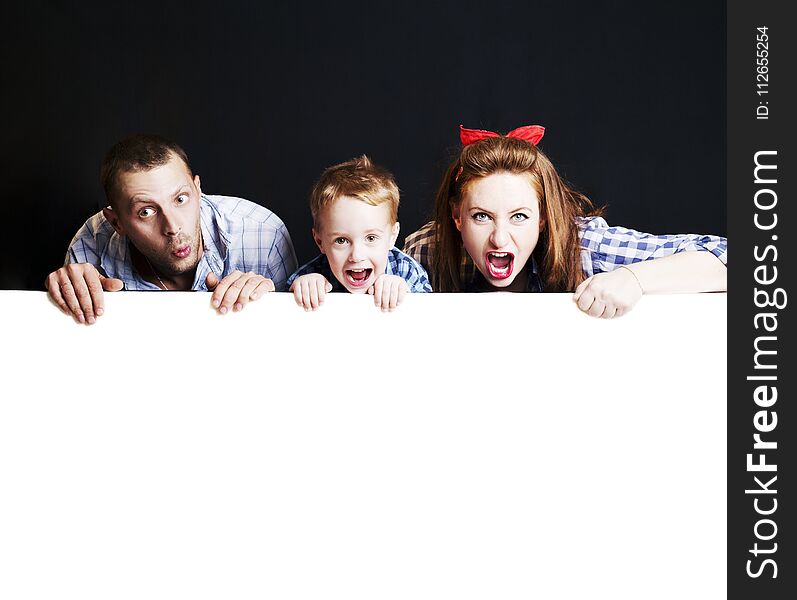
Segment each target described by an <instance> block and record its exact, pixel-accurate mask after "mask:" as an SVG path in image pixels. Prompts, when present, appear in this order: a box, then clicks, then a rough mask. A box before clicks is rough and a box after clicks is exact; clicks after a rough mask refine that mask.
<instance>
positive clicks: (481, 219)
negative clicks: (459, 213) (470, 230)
mask: <svg viewBox="0 0 797 600" xmlns="http://www.w3.org/2000/svg"><path fill="white" fill-rule="evenodd" d="M470 217H471V219H473V220H474V221H476V222H477V223H486V222H487V221H489V220H490V215H488V214H487V213H485V212H475V213H473V214H472V215H471V216H470Z"/></svg>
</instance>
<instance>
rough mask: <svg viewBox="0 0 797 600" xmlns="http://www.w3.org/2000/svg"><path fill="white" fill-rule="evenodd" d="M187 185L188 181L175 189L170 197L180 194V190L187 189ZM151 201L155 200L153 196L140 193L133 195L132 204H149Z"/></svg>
mask: <svg viewBox="0 0 797 600" xmlns="http://www.w3.org/2000/svg"><path fill="white" fill-rule="evenodd" d="M187 187H188V184H187V183H183V184H181V185H180V186H179V187H178V188H177V189H176V190H174V191H173V192H172V194H171V196H169V197H170V198H174V197H176V196H178V195H179V194H180V192H182V191H183V190H185V189H186V188H187ZM150 202H153V198H150V197H144V198H141V197H139V194H136V195H135V196H133V198H132V202H131V204H148V203H150Z"/></svg>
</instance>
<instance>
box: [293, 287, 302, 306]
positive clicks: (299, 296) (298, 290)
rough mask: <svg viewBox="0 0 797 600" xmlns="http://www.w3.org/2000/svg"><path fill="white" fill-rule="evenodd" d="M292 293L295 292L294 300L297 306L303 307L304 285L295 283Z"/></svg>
mask: <svg viewBox="0 0 797 600" xmlns="http://www.w3.org/2000/svg"><path fill="white" fill-rule="evenodd" d="M290 291H291V292H293V300H294V301H295V302H296V304H297V306H303V304H302V285H301V283H300V282H297V281H294V282H293V283H292V284H291V289H290Z"/></svg>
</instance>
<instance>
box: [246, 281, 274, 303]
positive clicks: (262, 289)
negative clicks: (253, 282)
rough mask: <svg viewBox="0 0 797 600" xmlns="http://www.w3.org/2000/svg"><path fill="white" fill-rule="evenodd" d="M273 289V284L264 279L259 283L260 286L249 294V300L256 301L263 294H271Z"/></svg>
mask: <svg viewBox="0 0 797 600" xmlns="http://www.w3.org/2000/svg"><path fill="white" fill-rule="evenodd" d="M275 289H276V288H275V287H274V282H273V281H271V280H270V279H266V278H265V277H264V278H263V280H262V281H261V282H260V285H258V286H257V287H256V288H255V291H254V292H252V293H251V294H249V299H250V300H257V299H258V298H260V296H262V295H263V294H268V293H269V292H273V291H274V290H275Z"/></svg>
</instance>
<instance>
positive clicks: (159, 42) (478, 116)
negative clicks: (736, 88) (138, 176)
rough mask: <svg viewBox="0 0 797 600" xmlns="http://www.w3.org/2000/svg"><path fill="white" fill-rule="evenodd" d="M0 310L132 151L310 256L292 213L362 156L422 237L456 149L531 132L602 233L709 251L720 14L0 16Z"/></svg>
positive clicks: (39, 283) (474, 5)
mask: <svg viewBox="0 0 797 600" xmlns="http://www.w3.org/2000/svg"><path fill="white" fill-rule="evenodd" d="M3 13H4V19H3V20H4V22H5V27H4V29H5V33H4V35H3V36H2V41H0V44H2V50H3V52H2V56H3V59H2V60H3V69H2V73H3V94H2V103H3V115H4V117H5V118H4V127H3V129H4V134H3V138H4V143H3V150H2V152H3V156H2V161H0V169H2V171H0V172H1V173H2V182H3V185H2V194H3V197H2V207H3V214H4V216H5V223H4V225H5V226H4V237H3V252H2V253H0V255H1V256H2V258H0V260H1V261H2V263H1V266H2V271H1V272H2V276H1V277H0V287H2V288H5V289H9V288H10V289H43V280H44V278H45V276H46V274H47V273H48V272H49V271H51V270H53V269H55V268H57V267H59V266H60V265H61V264H62V261H63V256H64V252H65V249H66V246H67V244H68V242H69V240H70V239H71V237H72V235H73V234H74V232H75V231H76V230H77V229H78V227H79V226H80V225H81V224H82V222H83V221H84V220H85V219H86V218H87V217H88V216H90V215H91V214H92V213H94V212H96V211H97V210H98V208H99V207H101V206H102V204H103V196H102V191H101V188H100V185H99V182H98V169H99V163H100V161H101V159H102V156H103V155H104V153H105V152H106V150H107V149H108V147H110V145H112V144H113V143H114V142H115V141H117V140H118V139H120V138H122V137H124V136H126V135H128V134H130V133H133V132H139V131H144V132H155V133H161V134H163V135H165V136H167V137H170V138H172V139H174V140H175V141H177V142H178V143H180V144H181V145H182V146H183V147H184V148H185V149H186V151H187V152H188V155H189V157H190V159H191V162H192V165H193V167H194V170H195V172H196V173H198V174H199V175H200V176H201V178H202V184H203V190H204V191H205V192H206V193H211V194H214V193H216V194H227V195H237V196H241V197H244V198H248V199H250V200H253V201H255V202H258V203H260V204H263V205H265V206H267V207H269V208H271V209H272V210H274V211H275V212H276V213H277V214H278V215H279V216H280V217H281V218H282V219H283V220H284V221H285V222H286V224H287V226H288V229H289V231H290V232H291V235H292V238H293V241H294V244H295V247H296V251H297V254H298V257H299V260H300V262H304V261H306V260H308V259H310V258H311V257H312V256H314V255H315V249H314V246H313V243H312V240H311V237H310V232H309V228H310V225H311V222H310V216H309V210H308V208H307V193H308V191H309V188H310V187H311V185H312V183H313V181H314V180H315V178H316V177H317V176H318V175H319V174H320V172H321V171H322V170H323V168H324V167H326V166H328V165H330V164H333V163H336V162H340V161H343V160H346V159H349V158H351V157H353V156H355V155H358V154H361V153H368V154H369V155H370V156H371V157H372V158H373V159H374V160H375V161H376V162H377V163H380V164H382V165H384V166H386V167H388V168H389V169H391V170H392V171H393V172H394V174H395V175H396V178H397V181H398V183H399V187H400V188H401V190H402V206H401V210H400V220H401V223H402V233H401V235H400V237H399V243H401V241H403V239H404V236H405V235H406V234H408V233H410V232H412V231H413V230H414V229H416V228H417V227H418V226H420V225H421V224H423V223H424V222H425V219H426V217H427V216H428V214H429V212H430V210H431V204H432V200H433V195H434V191H435V188H436V186H437V183H438V181H439V179H440V177H441V175H442V172H443V170H444V167H445V165H446V163H447V162H448V160H449V158H450V156H451V152H452V151H454V150H455V149H456V148H457V146H458V132H457V128H458V125H459V124H460V123H463V124H464V125H465V126H466V127H475V128H488V129H494V130H498V131H501V132H506V131H507V130H509V129H512V128H514V127H517V126H520V125H526V124H533V123H538V124H541V125H544V126H545V127H546V129H547V132H546V136H545V139H544V140H543V141H542V143H541V147H542V148H543V149H544V150H545V151H546V153H547V154H548V155H549V156H550V157H551V159H552V161H553V163H554V164H555V165H556V166H557V168H558V169H559V171H560V173H561V174H562V175H563V176H564V177H565V179H566V180H568V181H569V182H570V183H571V184H572V185H574V186H575V187H576V188H577V189H579V190H580V191H583V192H585V193H586V194H587V195H589V196H590V197H591V198H592V199H593V200H594V201H595V202H596V203H598V204H608V205H609V211H608V213H607V219H608V220H609V222H610V223H613V224H621V225H625V226H629V227H633V228H636V229H640V230H643V231H650V232H653V233H682V232H699V233H715V234H720V235H725V234H726V203H725V192H726V187H725V185H726V184H725V173H726V172H725V138H726V132H725V118H726V98H725V39H726V32H725V27H726V22H725V20H726V11H725V3H724V2H716V1H711V2H700V3H670V2H667V3H663V2H662V3H647V2H644V3H635V2H609V3H600V2H597V3H588V2H556V3H543V2H500V1H493V2H429V3H417V4H414V3H394V2H362V3H360V2H352V1H345V2H338V3H330V4H328V5H326V6H316V5H314V4H304V3H284V4H281V3H277V4H265V3H262V4H256V3H230V2H227V3H220V2H214V3H197V2H195V3H185V4H177V3H168V2H161V3H147V2H128V3H119V4H117V3H109V2H102V3H100V2H83V3H74V4H71V3H70V4H67V3H63V2H26V3H24V4H22V3H20V4H19V5H15V6H13V7H10V8H8V7H7V8H6V9H4V11H3Z"/></svg>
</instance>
